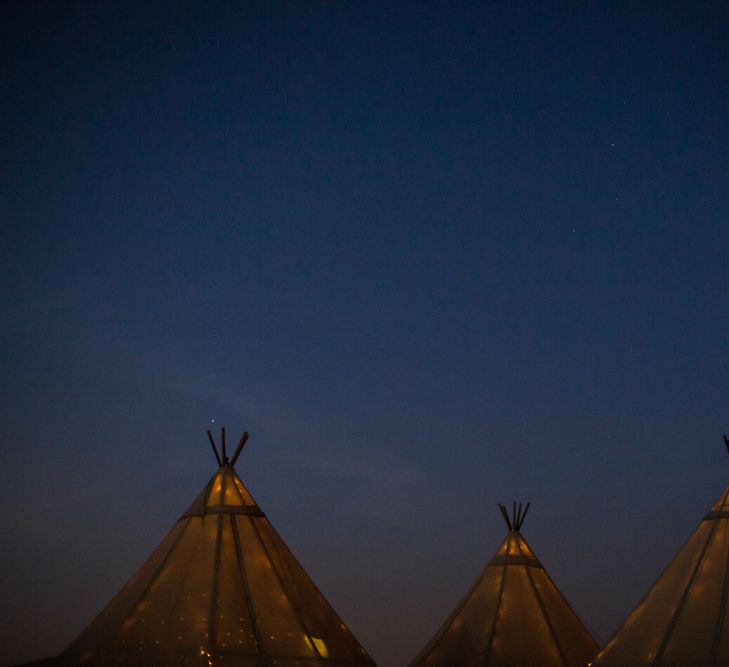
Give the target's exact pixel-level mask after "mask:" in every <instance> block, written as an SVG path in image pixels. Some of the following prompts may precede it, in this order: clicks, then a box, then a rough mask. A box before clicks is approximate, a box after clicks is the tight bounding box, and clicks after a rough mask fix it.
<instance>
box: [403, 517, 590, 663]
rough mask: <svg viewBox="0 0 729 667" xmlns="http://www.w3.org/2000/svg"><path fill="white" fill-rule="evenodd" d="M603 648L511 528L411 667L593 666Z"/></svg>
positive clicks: (523, 540)
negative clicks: (599, 650) (594, 659)
mask: <svg viewBox="0 0 729 667" xmlns="http://www.w3.org/2000/svg"><path fill="white" fill-rule="evenodd" d="M597 650H598V646H597V643H596V642H595V640H594V639H593V637H592V635H591V634H590V632H589V631H588V630H587V628H585V626H584V625H583V623H582V622H581V621H580V619H579V618H578V616H577V614H576V613H575V612H574V611H573V610H572V608H571V607H570V606H569V604H568V603H567V601H566V600H565V598H564V596H563V595H562V593H561V592H560V591H559V589H558V588H557V587H556V586H555V585H554V583H553V582H552V580H551V579H550V578H549V575H547V572H546V571H545V569H544V568H543V567H542V564H541V563H540V562H539V560H538V559H537V558H536V556H535V555H534V552H533V551H532V550H531V549H530V547H529V545H528V544H527V543H526V540H525V539H524V538H523V536H522V535H521V533H520V532H519V531H516V530H512V531H510V532H509V534H508V535H507V536H506V538H505V540H504V541H503V543H502V544H501V546H500V547H499V549H498V550H497V552H496V553H495V554H494V556H493V558H492V559H491V560H490V561H489V562H488V563H487V565H486V567H485V568H484V570H483V572H482V573H481V575H480V576H479V577H478V578H477V579H476V582H475V583H474V585H473V586H472V587H471V589H470V590H469V591H468V593H467V594H466V596H465V597H464V599H463V600H462V601H461V602H460V603H459V604H458V606H457V607H456V608H455V610H454V611H453V613H452V614H451V616H450V617H449V618H448V619H447V620H446V622H445V623H444V624H443V626H442V627H441V628H440V630H439V631H438V632H437V633H436V634H435V636H434V637H433V639H432V640H431V641H430V643H429V644H428V645H427V646H426V647H425V648H424V649H423V651H422V652H421V653H420V655H418V656H417V657H416V658H415V660H413V661H412V662H411V663H410V667H446V666H450V667H453V666H455V665H457V666H459V667H486V666H489V667H586V666H587V664H588V663H589V661H590V660H591V659H592V658H593V657H594V656H595V654H596V653H597Z"/></svg>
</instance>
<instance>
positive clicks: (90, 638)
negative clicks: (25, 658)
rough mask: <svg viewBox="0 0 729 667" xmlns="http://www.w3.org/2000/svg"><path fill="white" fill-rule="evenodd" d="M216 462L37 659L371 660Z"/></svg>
mask: <svg viewBox="0 0 729 667" xmlns="http://www.w3.org/2000/svg"><path fill="white" fill-rule="evenodd" d="M208 436H209V437H210V444H211V445H212V447H213V452H214V453H215V457H216V459H217V462H218V464H219V468H218V471H217V472H216V473H215V475H213V477H212V479H211V480H210V481H209V482H208V484H207V485H206V486H205V488H204V489H203V490H202V491H201V492H200V494H199V495H198V496H197V498H196V499H195V500H194V501H193V503H192V505H190V507H189V508H188V510H187V511H186V512H185V513H184V514H183V515H182V516H181V517H180V519H179V520H178V521H177V523H176V524H175V525H174V527H173V528H172V530H171V531H170V533H169V534H168V535H167V537H165V539H164V540H163V541H162V543H161V544H160V545H159V546H158V547H157V548H156V549H155V550H154V552H153V553H152V555H151V556H150V557H149V558H148V559H147V561H146V562H145V563H144V564H143V565H142V567H141V568H140V569H139V570H138V572H137V573H136V574H135V575H134V576H133V577H132V578H131V579H130V581H129V582H128V583H127V584H126V585H125V586H124V588H122V590H121V591H120V592H119V593H118V594H117V596H116V597H115V598H114V599H113V600H112V601H111V602H110V603H109V605H108V606H107V607H106V608H105V609H104V610H103V611H102V612H101V613H100V614H99V615H98V616H97V617H96V618H95V619H94V620H93V621H92V622H91V624H90V625H89V626H88V627H87V628H86V629H85V630H84V631H83V632H82V633H81V634H80V635H79V636H78V637H77V638H76V639H75V640H74V641H73V642H72V643H71V645H70V646H69V647H68V648H67V649H66V650H65V651H63V653H61V655H60V656H58V657H57V658H54V659H52V660H51V661H44V662H42V663H34V664H38V665H41V664H43V665H45V664H48V665H133V666H139V667H141V666H143V665H144V666H147V665H150V666H151V665H157V666H165V665H200V666H205V667H207V666H210V665H216V666H217V665H221V666H230V667H254V666H255V667H264V666H265V667H273V666H274V665H276V666H278V667H294V666H300V667H308V666H314V665H327V666H330V667H339V666H342V667H344V666H351V665H363V666H367V665H369V666H373V665H374V662H373V661H372V660H371V659H370V658H369V657H368V656H367V653H366V652H365V650H364V649H363V648H362V647H361V646H360V644H359V643H358V642H357V640H356V639H355V638H354V636H353V635H352V633H351V632H350V631H349V630H348V629H347V627H346V626H345V625H344V623H343V622H342V621H341V619H340V618H339V616H337V614H336V613H335V612H334V610H333V609H332V608H331V606H330V605H329V603H328V602H327V601H326V599H325V598H324V596H323V595H322V594H321V592H320V591H319V590H318V589H317V588H316V586H315V585H314V583H313V582H312V581H311V579H310V578H309V576H308V575H307V574H306V572H305V571H304V569H303V568H302V567H301V565H300V564H299V563H298V562H297V560H296V559H295V558H294V556H293V555H292V553H291V552H290V551H289V549H288V547H287V546H286V544H285V543H284V542H283V540H282V539H281V538H280V537H279V535H278V533H277V532H276V531H275V530H274V528H273V526H272V525H271V524H270V522H269V521H268V519H267V518H266V515H265V514H264V513H263V512H262V511H261V508H260V507H259V506H258V505H257V504H256V501H255V500H254V499H253V497H252V496H251V494H250V493H249V492H248V490H247V489H246V487H245V486H244V485H243V483H242V482H241V480H240V478H239V477H238V475H237V474H236V473H235V470H234V469H233V465H234V464H235V462H236V460H237V458H238V456H239V454H240V452H241V450H242V448H243V445H244V444H245V442H246V439H247V437H248V434H244V435H243V437H242V438H241V440H240V442H239V444H238V447H237V449H236V450H235V453H234V455H233V457H232V458H231V459H229V458H228V456H227V453H226V449H225V431H224V430H223V432H222V441H221V451H220V453H219V452H218V450H217V448H216V446H215V442H214V441H213V438H212V435H211V434H210V432H208Z"/></svg>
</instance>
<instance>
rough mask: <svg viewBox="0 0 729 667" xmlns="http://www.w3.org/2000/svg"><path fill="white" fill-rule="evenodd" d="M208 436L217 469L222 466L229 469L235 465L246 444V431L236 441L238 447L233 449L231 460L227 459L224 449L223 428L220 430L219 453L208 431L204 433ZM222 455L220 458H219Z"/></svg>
mask: <svg viewBox="0 0 729 667" xmlns="http://www.w3.org/2000/svg"><path fill="white" fill-rule="evenodd" d="M206 433H207V434H208V440H209V441H210V446H211V447H212V449H213V454H214V455H215V460H216V461H217V462H218V466H219V467H221V468H222V467H223V466H230V467H231V468H232V467H233V466H234V465H235V462H236V461H237V460H238V457H239V456H240V453H241V452H242V451H243V447H244V445H245V444H246V442H248V431H245V432H244V433H243V435H242V436H241V438H240V440H239V441H238V446H237V447H236V448H235V452H234V453H233V456H232V458H228V452H227V451H226V448H225V427H224V426H223V428H221V429H220V445H221V447H220V452H218V448H217V446H216V445H215V440H214V439H213V434H212V433H211V432H210V431H209V430H208V431H206ZM221 454H222V456H221Z"/></svg>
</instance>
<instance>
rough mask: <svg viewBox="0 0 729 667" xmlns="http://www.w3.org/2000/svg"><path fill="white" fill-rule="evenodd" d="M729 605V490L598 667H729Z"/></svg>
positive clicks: (610, 644)
mask: <svg viewBox="0 0 729 667" xmlns="http://www.w3.org/2000/svg"><path fill="white" fill-rule="evenodd" d="M724 441H725V443H726V445H727V449H729V441H727V438H726V437H725V438H724ZM727 602H729V486H727V487H726V488H725V489H724V491H723V492H722V494H721V495H720V496H719V498H718V499H717V501H716V502H715V503H714V505H713V507H712V508H711V509H710V510H709V512H708V513H707V514H706V515H705V516H704V518H703V519H702V520H701V522H700V523H699V525H698V527H697V528H696V530H694V532H693V533H692V535H691V537H689V538H688V541H687V542H686V544H684V546H683V547H682V548H681V550H680V551H679V552H678V554H676V556H675V557H674V559H673V560H672V561H671V563H670V564H669V565H668V567H667V568H666V569H665V571H664V572H663V574H662V575H661V576H660V577H659V578H658V581H656V583H655V584H653V587H652V588H651V589H650V590H649V591H648V593H647V594H646V596H645V597H644V598H643V599H642V600H641V601H640V602H639V603H638V606H637V607H636V608H635V609H634V610H633V611H632V612H631V614H630V615H629V616H628V618H627V619H626V620H625V622H624V623H623V625H622V626H621V627H620V628H619V629H618V631H617V632H616V633H615V635H614V636H613V637H612V639H611V640H610V641H609V642H608V643H607V644H606V645H605V648H604V649H603V651H602V652H601V653H600V655H599V656H598V657H597V659H596V660H595V662H594V663H593V664H594V665H595V667H597V666H598V665H599V666H600V667H618V665H619V666H620V667H634V666H635V667H638V666H639V665H656V666H661V665H665V666H666V667H668V666H671V667H683V666H684V665H685V666H688V665H691V667H708V665H729V614H727Z"/></svg>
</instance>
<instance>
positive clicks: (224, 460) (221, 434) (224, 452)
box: [220, 426, 228, 465]
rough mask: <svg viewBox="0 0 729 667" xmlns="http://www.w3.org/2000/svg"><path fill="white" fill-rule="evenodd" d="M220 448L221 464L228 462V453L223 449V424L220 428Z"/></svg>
mask: <svg viewBox="0 0 729 667" xmlns="http://www.w3.org/2000/svg"><path fill="white" fill-rule="evenodd" d="M220 442H221V445H220V448H221V449H222V450H223V464H224V465H225V464H226V463H228V454H227V453H226V451H225V426H223V427H222V428H221V429H220Z"/></svg>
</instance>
